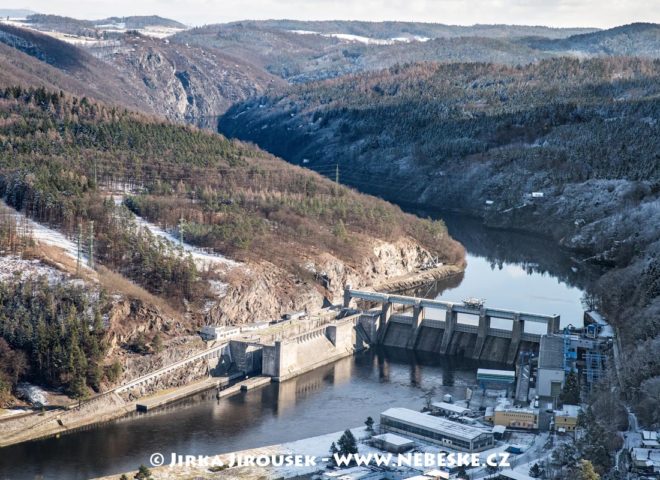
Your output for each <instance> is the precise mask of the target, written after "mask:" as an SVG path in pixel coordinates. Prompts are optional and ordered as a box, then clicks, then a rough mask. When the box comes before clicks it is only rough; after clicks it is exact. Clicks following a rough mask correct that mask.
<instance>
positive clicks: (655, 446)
mask: <svg viewBox="0 0 660 480" xmlns="http://www.w3.org/2000/svg"><path fill="white" fill-rule="evenodd" d="M642 448H648V449H651V450H660V435H658V432H653V431H649V430H642Z"/></svg>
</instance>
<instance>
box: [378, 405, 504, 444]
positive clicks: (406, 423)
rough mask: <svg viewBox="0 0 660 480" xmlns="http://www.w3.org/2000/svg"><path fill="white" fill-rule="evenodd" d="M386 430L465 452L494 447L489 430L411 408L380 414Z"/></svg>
mask: <svg viewBox="0 0 660 480" xmlns="http://www.w3.org/2000/svg"><path fill="white" fill-rule="evenodd" d="M380 428H381V430H382V431H383V432H390V433H400V434H403V435H406V436H409V437H413V438H418V439H420V440H423V441H426V442H429V443H434V444H436V445H442V446H445V447H449V448H453V449H455V450H460V451H465V452H478V451H481V450H486V449H488V448H491V447H492V446H493V445H494V443H495V440H494V438H493V433H492V432H491V431H490V430H484V429H481V428H477V427H473V426H470V425H464V424H462V423H458V422H452V421H451V420H447V419H445V418H441V417H434V416H432V415H428V414H424V413H420V412H416V411H415V410H410V409H408V408H390V409H388V410H385V411H384V412H383V413H381V414H380Z"/></svg>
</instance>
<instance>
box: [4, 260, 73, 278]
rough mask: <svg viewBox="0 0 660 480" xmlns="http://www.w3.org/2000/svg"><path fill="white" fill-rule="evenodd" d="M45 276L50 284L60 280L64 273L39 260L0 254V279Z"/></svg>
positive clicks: (64, 276)
mask: <svg viewBox="0 0 660 480" xmlns="http://www.w3.org/2000/svg"><path fill="white" fill-rule="evenodd" d="M36 277H46V278H48V282H49V283H50V284H53V283H56V282H60V281H62V280H63V279H65V278H66V275H65V274H64V273H62V272H60V271H59V270H56V269H54V268H52V267H49V266H48V265H44V264H43V263H41V262H40V261H39V260H25V259H23V258H20V257H17V256H16V255H8V256H0V281H3V282H4V281H7V280H20V281H23V280H25V279H27V278H36Z"/></svg>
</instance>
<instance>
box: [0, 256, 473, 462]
mask: <svg viewBox="0 0 660 480" xmlns="http://www.w3.org/2000/svg"><path fill="white" fill-rule="evenodd" d="M464 270H465V265H464V264H463V265H442V266H439V267H435V268H432V269H429V270H421V271H417V272H413V273H410V274H407V275H404V276H399V277H394V278H392V279H391V280H388V281H386V282H383V283H380V284H377V285H374V286H371V287H370V288H372V289H374V290H381V291H389V292H395V291H400V290H405V289H409V288H416V287H418V286H420V285H423V284H426V283H430V282H433V281H437V280H442V279H445V278H449V277H451V276H453V275H458V274H460V273H462V272H463V271H464ZM352 354H353V352H351V353H349V354H347V355H340V356H337V357H336V358H332V359H330V360H329V361H324V362H322V363H317V364H314V365H313V366H312V368H307V369H304V370H303V371H300V372H297V373H296V374H295V375H293V376H291V377H287V380H288V379H290V378H294V377H297V376H299V375H302V374H303V373H307V372H309V371H312V370H316V369H317V368H321V367H323V366H325V365H327V364H329V363H333V362H335V361H337V360H340V359H341V358H344V357H346V356H349V355H352ZM257 377H263V376H255V377H251V378H250V379H247V380H243V381H241V382H238V383H236V384H234V385H232V386H231V387H229V388H226V389H224V390H221V391H220V393H219V395H220V397H219V398H223V397H226V396H229V395H233V394H236V393H239V392H240V390H241V387H242V386H243V385H245V386H246V389H249V390H251V389H253V388H260V387H262V386H265V385H267V384H268V383H270V381H272V379H271V380H270V381H269V382H266V383H263V382H262V383H261V384H259V385H256V386H253V387H250V386H249V385H250V384H252V383H253V382H254V379H255V378H257ZM219 383H220V378H217V377H208V378H204V379H201V380H196V381H194V382H192V383H189V384H186V385H183V386H180V387H175V388H172V389H167V390H163V391H160V392H157V393H155V394H153V395H149V396H146V397H142V398H141V399H138V400H134V401H130V402H126V401H125V400H123V399H122V398H121V397H120V396H119V395H118V394H116V393H115V392H114V390H111V391H109V392H105V393H101V394H99V395H97V396H96V397H94V398H92V399H90V400H88V401H86V402H84V403H83V404H82V405H81V406H73V407H68V408H62V409H57V410H52V411H47V412H45V413H42V412H33V413H29V414H25V415H21V416H20V418H16V417H14V418H11V417H9V418H5V419H0V426H3V425H7V424H9V423H10V422H11V421H12V420H21V421H23V422H27V423H26V425H25V427H24V428H18V429H17V430H16V431H14V432H10V433H9V435H8V437H7V438H0V450H1V449H2V448H4V447H9V446H12V445H17V444H20V443H25V442H32V441H37V440H43V439H47V438H52V437H58V436H60V435H67V434H70V433H75V432H77V431H79V430H81V429H85V428H91V427H94V426H97V425H102V424H105V423H108V422H112V421H114V420H117V419H119V418H122V417H125V416H127V415H130V414H132V413H135V412H137V411H138V405H146V406H147V408H146V410H149V409H151V408H159V407H162V406H165V405H168V404H172V403H175V402H177V401H179V400H182V399H185V398H187V397H190V396H192V395H195V394H198V393H202V392H204V391H208V390H211V389H213V388H217V386H218V384H219ZM32 419H34V420H36V421H35V422H34V423H32V424H29V421H30V420H32Z"/></svg>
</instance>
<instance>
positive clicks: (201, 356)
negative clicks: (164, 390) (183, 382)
mask: <svg viewBox="0 0 660 480" xmlns="http://www.w3.org/2000/svg"><path fill="white" fill-rule="evenodd" d="M227 345H228V342H225V343H222V344H221V345H216V346H214V347H211V348H209V349H207V350H204V351H202V352H200V353H197V354H195V355H192V356H190V357H187V358H184V359H183V360H179V361H177V362H174V363H171V364H170V365H166V366H164V367H161V368H159V369H158V370H154V371H153V372H151V373H148V374H147V375H143V376H142V377H138V378H136V379H133V380H131V381H130V382H127V383H125V384H124V385H120V386H119V387H116V388H115V389H113V390H112V391H114V392H116V393H122V392H126V391H128V390H130V389H132V388H135V387H137V386H140V385H144V384H146V383H148V382H150V381H151V380H154V379H156V378H158V377H161V376H163V375H167V374H168V373H171V372H173V371H174V370H177V369H179V368H181V367H185V366H186V365H189V364H191V363H193V362H197V361H199V360H211V359H213V358H219V357H220V355H221V354H222V350H223V349H225V348H227Z"/></svg>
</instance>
